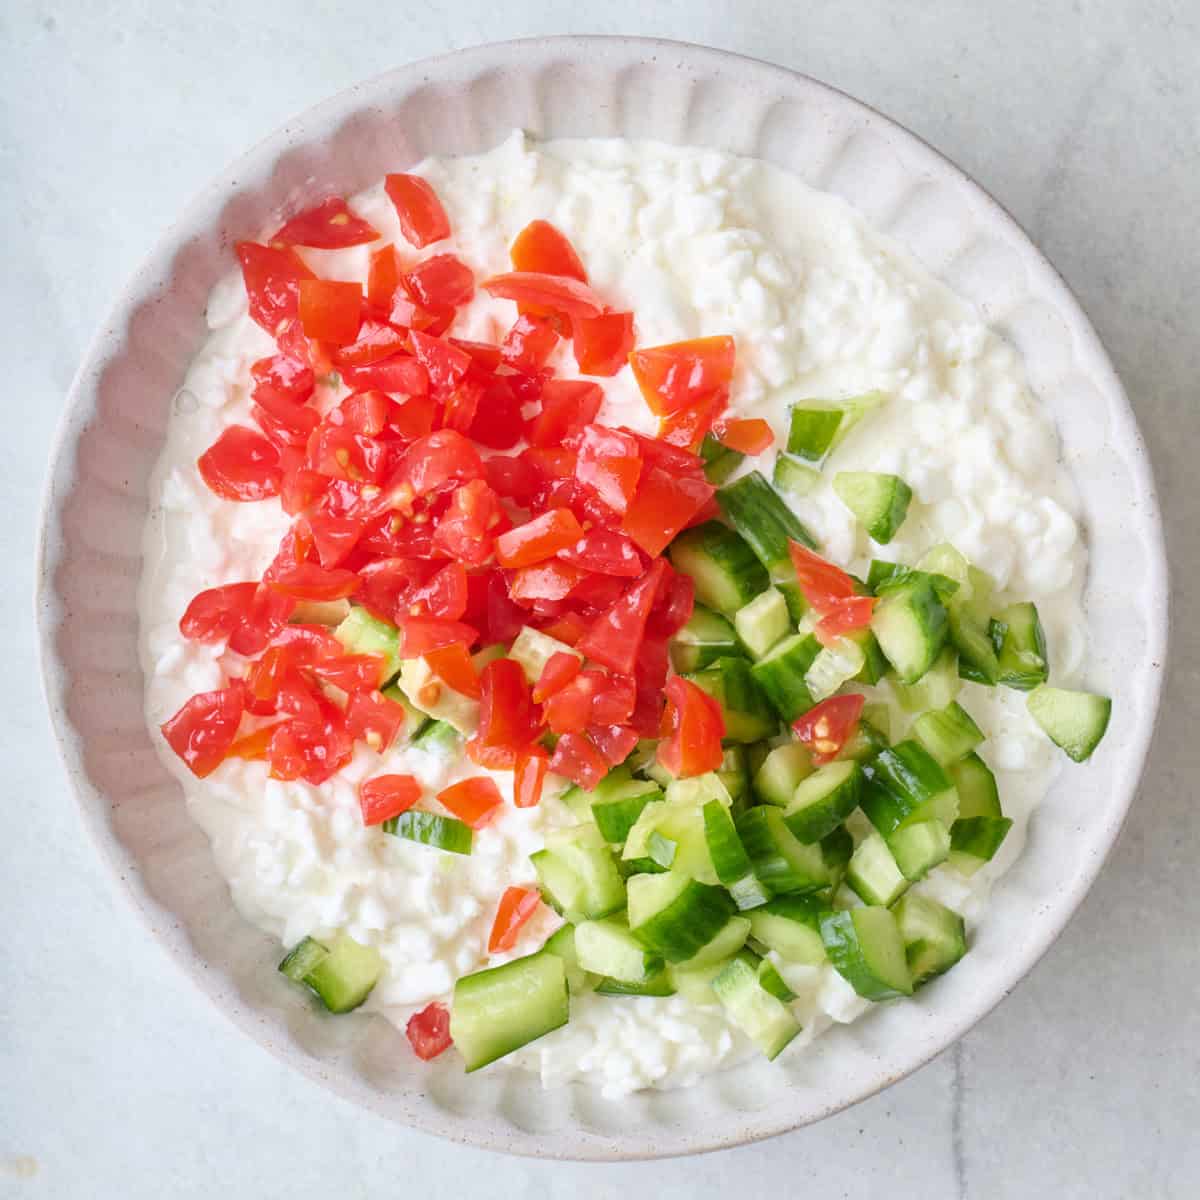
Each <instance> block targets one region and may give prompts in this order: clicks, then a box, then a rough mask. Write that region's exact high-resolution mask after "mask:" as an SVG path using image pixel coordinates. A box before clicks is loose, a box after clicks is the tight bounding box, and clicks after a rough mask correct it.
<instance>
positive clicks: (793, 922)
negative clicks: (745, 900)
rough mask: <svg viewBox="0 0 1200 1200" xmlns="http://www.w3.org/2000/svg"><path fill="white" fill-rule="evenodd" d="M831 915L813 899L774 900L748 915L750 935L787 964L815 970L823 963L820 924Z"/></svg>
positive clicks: (785, 897)
mask: <svg viewBox="0 0 1200 1200" xmlns="http://www.w3.org/2000/svg"><path fill="white" fill-rule="evenodd" d="M832 911H833V909H831V908H830V907H829V905H828V904H827V903H826V902H825V901H824V900H820V899H818V898H817V897H815V896H777V897H776V898H775V899H774V900H772V901H771V902H770V904H767V905H765V906H764V907H762V908H759V909H756V910H755V911H754V912H752V913H751V914H750V932H751V934H752V936H753V937H755V938H756V939H757V940H758V941H759V942H761V943H762V944H763V945H764V946H766V947H767V948H768V949H770V950H774V951H775V952H776V954H778V955H779V956H780V957H781V958H784V959H786V960H787V961H788V962H796V963H805V964H808V965H811V966H816V965H818V964H820V963H822V962H824V961H825V943H824V942H823V941H822V940H821V921H822V919H823V918H824V917H825V916H827V915H828V914H829V913H831V912H832Z"/></svg>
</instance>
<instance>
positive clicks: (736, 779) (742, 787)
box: [717, 743, 750, 813]
mask: <svg viewBox="0 0 1200 1200" xmlns="http://www.w3.org/2000/svg"><path fill="white" fill-rule="evenodd" d="M717 778H718V779H719V780H720V781H721V782H722V783H723V784H724V785H725V790H726V791H727V792H728V793H729V799H730V801H731V802H732V811H733V812H735V813H738V812H741V811H742V810H743V809H744V808H745V807H746V805H747V804H748V803H749V801H750V767H749V762H748V755H747V753H746V747H745V745H743V744H742V743H738V744H736V745H733V746H726V747H725V751H724V755H723V756H722V759H721V767H720V769H719V770H718V771H717Z"/></svg>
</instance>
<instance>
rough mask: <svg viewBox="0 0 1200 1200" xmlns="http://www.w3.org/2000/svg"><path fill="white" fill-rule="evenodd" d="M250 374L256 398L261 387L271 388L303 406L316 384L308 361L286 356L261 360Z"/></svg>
mask: <svg viewBox="0 0 1200 1200" xmlns="http://www.w3.org/2000/svg"><path fill="white" fill-rule="evenodd" d="M250 374H251V376H252V377H253V379H254V391H255V393H256V398H257V392H258V389H259V388H260V387H269V388H271V389H273V390H274V391H276V392H278V393H281V394H282V395H283V396H285V397H286V398H287V399H289V400H291V401H292V402H293V403H294V404H302V403H303V402H304V401H305V400H307V399H308V397H309V396H311V395H312V390H313V385H314V384H315V382H316V377H315V376H314V375H313V370H312V367H310V366H309V365H308V361H307V359H305V360H304V361H303V362H301V361H299V360H298V359H294V358H291V357H290V356H288V355H286V354H272V355H271V356H270V357H269V358H260V359H259V360H258V362H256V363H254V364H253V365H252V366H251V368H250Z"/></svg>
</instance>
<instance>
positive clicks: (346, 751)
mask: <svg viewBox="0 0 1200 1200" xmlns="http://www.w3.org/2000/svg"><path fill="white" fill-rule="evenodd" d="M329 708H332V705H330V706H329ZM353 753H354V742H353V740H352V739H351V737H350V735H349V733H347V732H346V729H345V726H344V724H343V723H342V721H341V719H340V714H338V713H337V712H336V710H334V711H333V712H330V711H328V709H326V710H325V711H324V713H323V716H322V719H320V720H317V721H309V720H293V721H282V722H280V724H279V725H277V726H276V727H275V732H274V733H273V734H272V736H271V745H270V746H269V747H268V749H267V761H268V762H269V763H270V765H271V770H270V774H271V778H272V779H303V780H305V781H306V782H307V783H311V784H321V783H324V782H325V781H326V780H328V779H331V778H332V777H333V776H334V775H336V774H337V773H338V771H340V770H341V769H342V767H344V766H345V765H346V763H347V762H349V761H350V756H351V755H352V754H353Z"/></svg>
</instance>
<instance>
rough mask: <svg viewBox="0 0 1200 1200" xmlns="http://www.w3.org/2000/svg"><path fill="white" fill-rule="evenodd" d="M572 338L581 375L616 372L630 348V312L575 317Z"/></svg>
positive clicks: (627, 357) (626, 360) (612, 373)
mask: <svg viewBox="0 0 1200 1200" xmlns="http://www.w3.org/2000/svg"><path fill="white" fill-rule="evenodd" d="M571 340H572V348H573V349H574V351H575V362H576V364H577V365H578V367H579V373H580V374H581V375H615V374H616V373H617V372H618V371H619V370H620V369H621V368H622V367H623V366H624V365H625V364H626V362H628V361H629V352H630V351H631V350H632V349H633V313H628V312H620V313H603V314H602V315H601V316H598V317H575V318H574V319H573V320H572V321H571Z"/></svg>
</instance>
